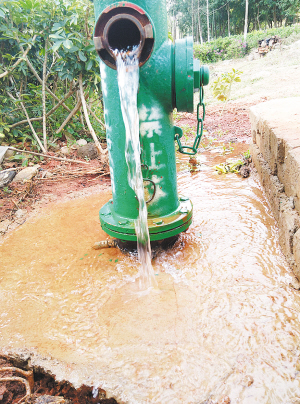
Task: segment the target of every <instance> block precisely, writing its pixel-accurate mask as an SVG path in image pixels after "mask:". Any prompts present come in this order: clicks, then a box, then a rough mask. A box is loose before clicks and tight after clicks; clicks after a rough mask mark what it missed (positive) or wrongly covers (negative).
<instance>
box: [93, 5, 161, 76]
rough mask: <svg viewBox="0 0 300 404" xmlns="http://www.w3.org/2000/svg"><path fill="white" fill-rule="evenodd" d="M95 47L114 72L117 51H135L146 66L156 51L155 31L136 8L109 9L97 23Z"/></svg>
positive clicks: (140, 64) (114, 7)
mask: <svg viewBox="0 0 300 404" xmlns="http://www.w3.org/2000/svg"><path fill="white" fill-rule="evenodd" d="M94 44H95V48H96V51H97V53H98V55H99V56H100V58H101V59H102V60H103V62H104V63H105V64H107V65H108V66H109V67H112V68H113V69H116V60H115V54H114V51H115V50H116V49H117V50H118V51H129V52H132V51H133V52H134V53H136V54H137V57H138V58H139V66H142V65H143V64H144V63H145V62H146V61H147V60H148V59H149V57H150V55H151V53H152V50H153V45H154V34H153V27H152V24H151V22H150V20H149V18H148V16H147V15H146V14H145V12H144V11H143V10H142V9H140V8H139V7H136V6H135V5H134V4H131V3H126V6H119V5H115V6H112V7H107V8H106V9H105V10H104V11H103V13H102V14H101V15H100V17H99V18H98V21H97V23H96V26H95V35H94Z"/></svg>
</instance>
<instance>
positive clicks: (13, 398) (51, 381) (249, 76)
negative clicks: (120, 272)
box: [0, 41, 300, 404]
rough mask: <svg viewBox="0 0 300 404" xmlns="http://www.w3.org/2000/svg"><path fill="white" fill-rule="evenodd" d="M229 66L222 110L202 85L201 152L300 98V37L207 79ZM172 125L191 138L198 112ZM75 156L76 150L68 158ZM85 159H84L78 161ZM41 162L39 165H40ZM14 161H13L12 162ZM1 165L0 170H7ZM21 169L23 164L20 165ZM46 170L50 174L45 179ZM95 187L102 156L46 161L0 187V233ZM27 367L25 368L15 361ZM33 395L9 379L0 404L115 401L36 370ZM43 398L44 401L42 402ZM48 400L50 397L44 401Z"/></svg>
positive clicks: (242, 137) (104, 177)
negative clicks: (275, 104) (273, 103)
mask: <svg viewBox="0 0 300 404" xmlns="http://www.w3.org/2000/svg"><path fill="white" fill-rule="evenodd" d="M232 68H235V69H239V70H242V71H243V74H242V75H241V79H242V82H241V83H236V84H235V86H234V87H233V89H232V100H231V101H229V102H228V104H227V106H226V107H225V109H224V111H223V112H222V109H223V104H222V103H221V102H217V101H215V99H214V98H213V96H212V92H211V90H210V87H209V86H208V87H207V88H205V101H206V103H207V107H206V118H205V123H204V128H205V131H204V135H203V140H202V142H201V146H200V153H201V152H202V151H204V150H207V149H208V148H213V147H218V146H219V145H223V147H224V148H226V147H228V148H230V147H231V146H232V145H234V144H237V143H244V144H250V141H251V128H250V121H249V113H248V112H249V108H250V107H251V106H252V105H256V104H258V103H260V102H265V101H267V100H270V99H273V98H281V97H282V98H284V97H291V96H299V88H300V74H299V73H300V70H299V69H300V41H298V42H295V43H293V44H291V45H289V46H286V45H285V46H284V47H283V48H282V49H281V50H275V51H272V52H270V53H269V54H268V55H267V56H265V57H264V58H259V59H256V60H249V57H246V58H244V59H239V60H231V61H224V62H220V63H217V64H214V65H212V66H210V72H211V82H212V81H213V80H214V79H215V78H216V77H217V76H218V75H219V74H220V73H222V72H226V71H230V70H231V69H232ZM175 123H176V125H178V126H181V127H182V128H183V129H184V133H185V134H186V138H190V140H191V141H192V138H193V136H194V133H195V129H196V123H197V122H196V114H195V113H194V114H188V113H181V114H176V119H175ZM68 157H71V158H76V159H78V157H77V155H76V151H74V152H73V155H71V156H68ZM82 161H83V162H84V160H82ZM40 164H41V163H40ZM16 165H17V164H16ZM8 167H9V166H5V165H4V166H3V167H2V168H8ZM19 169H21V167H19ZM45 172H48V173H50V174H49V175H48V176H47V177H46V176H45ZM96 185H97V187H98V188H99V192H101V189H104V188H107V187H108V186H109V185H110V178H109V171H108V166H107V164H103V163H102V162H101V160H100V159H96V160H91V161H90V162H89V163H88V164H75V163H66V162H62V161H56V160H51V159H49V160H44V162H43V163H42V164H41V169H40V171H39V173H38V175H36V176H35V177H34V178H33V179H32V180H30V181H27V182H26V183H24V184H23V183H15V182H12V183H10V184H9V185H8V186H7V187H5V188H3V189H1V190H0V237H1V236H5V234H7V233H9V232H10V231H12V230H14V229H15V228H16V227H18V226H20V225H22V224H23V223H24V222H25V221H26V219H27V217H28V216H29V215H30V214H31V212H32V211H34V210H35V209H39V208H41V207H42V206H44V205H45V204H47V203H48V202H50V201H53V200H61V199H62V198H65V197H66V196H67V197H76V195H78V194H80V192H86V190H87V189H89V188H91V189H92V188H94V187H95V186H96ZM7 366H9V367H12V366H16V363H15V362H14V361H13V360H11V358H5V357H0V370H1V368H3V367H7ZM19 367H22V368H23V369H24V370H26V366H25V365H24V364H23V365H22V364H19ZM11 376H16V374H14V373H13V372H11V371H8V372H4V373H3V372H2V373H1V375H0V377H11ZM34 378H35V384H34V386H33V389H32V393H34V395H33V396H32V397H31V399H30V400H31V401H30V400H29V399H28V400H27V401H20V399H22V397H23V396H24V395H25V388H24V387H23V384H21V383H20V382H18V381H7V382H6V383H3V382H2V383H1V384H0V403H3V404H9V403H14V404H15V403H17V402H24V403H36V402H37V401H35V400H36V399H37V398H38V396H42V395H45V394H47V395H51V396H56V397H61V398H63V397H64V399H65V401H55V402H60V403H68V401H67V400H71V401H69V403H73V404H77V403H78V404H79V403H80V404H85V403H87V404H90V403H91V404H92V403H107V404H109V403H114V402H116V401H115V400H113V399H110V400H109V399H105V392H102V391H99V392H97V394H96V396H95V392H94V397H93V391H92V388H90V387H87V386H82V387H81V388H80V389H78V390H75V389H74V388H73V387H72V386H71V385H70V384H69V383H67V382H65V383H57V382H55V378H54V377H53V376H51V375H46V374H43V372H42V371H41V370H40V371H37V370H35V372H34ZM41 402H42V401H41ZM45 402H49V403H50V401H45Z"/></svg>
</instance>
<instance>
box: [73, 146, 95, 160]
mask: <svg viewBox="0 0 300 404" xmlns="http://www.w3.org/2000/svg"><path fill="white" fill-rule="evenodd" d="M77 154H78V156H79V157H81V158H88V159H90V160H94V159H96V158H98V150H97V147H96V145H95V143H88V144H86V145H85V146H80V147H79V149H78V151H77Z"/></svg>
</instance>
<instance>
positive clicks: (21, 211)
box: [15, 209, 27, 219]
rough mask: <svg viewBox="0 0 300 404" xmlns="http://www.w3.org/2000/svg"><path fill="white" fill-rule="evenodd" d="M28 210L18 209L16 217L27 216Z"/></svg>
mask: <svg viewBox="0 0 300 404" xmlns="http://www.w3.org/2000/svg"><path fill="white" fill-rule="evenodd" d="M26 213H27V211H26V210H25V209H18V210H17V211H16V213H15V218H16V219H20V218H21V217H23V216H25V215H26Z"/></svg>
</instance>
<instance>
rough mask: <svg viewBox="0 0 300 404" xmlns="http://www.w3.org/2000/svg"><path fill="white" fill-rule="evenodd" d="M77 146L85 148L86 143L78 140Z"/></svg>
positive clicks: (83, 140)
mask: <svg viewBox="0 0 300 404" xmlns="http://www.w3.org/2000/svg"><path fill="white" fill-rule="evenodd" d="M76 143H77V144H78V146H85V145H86V144H87V141H86V140H85V139H79V140H77V142H76Z"/></svg>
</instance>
